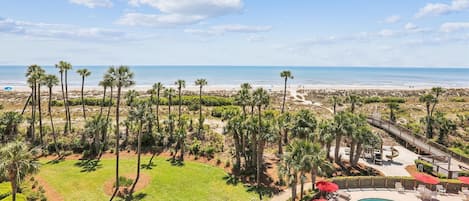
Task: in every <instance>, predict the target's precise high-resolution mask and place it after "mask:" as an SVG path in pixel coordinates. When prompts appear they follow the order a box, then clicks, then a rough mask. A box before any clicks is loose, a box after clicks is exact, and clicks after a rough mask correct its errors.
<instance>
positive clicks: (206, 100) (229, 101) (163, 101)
mask: <svg viewBox="0 0 469 201" xmlns="http://www.w3.org/2000/svg"><path fill="white" fill-rule="evenodd" d="M137 101H138V102H140V103H141V102H145V101H149V98H140V99H138V100H137ZM155 101H156V100H155ZM199 102H200V100H199V96H195V95H194V96H182V97H181V104H182V105H191V104H194V103H197V104H199ZM233 103H234V99H233V98H226V97H220V96H202V105H204V106H224V105H233ZM171 104H172V105H178V104H179V98H178V97H177V96H176V97H173V98H172V100H171ZM160 105H168V98H167V97H160Z"/></svg>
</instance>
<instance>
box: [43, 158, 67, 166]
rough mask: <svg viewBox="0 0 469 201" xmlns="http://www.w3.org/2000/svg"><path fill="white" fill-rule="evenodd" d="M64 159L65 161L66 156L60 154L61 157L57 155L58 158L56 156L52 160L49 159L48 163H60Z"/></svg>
mask: <svg viewBox="0 0 469 201" xmlns="http://www.w3.org/2000/svg"><path fill="white" fill-rule="evenodd" d="M63 161H65V157H64V156H60V157H57V158H55V159H53V160H51V161H47V163H46V164H52V165H53V164H59V163H60V162H63Z"/></svg>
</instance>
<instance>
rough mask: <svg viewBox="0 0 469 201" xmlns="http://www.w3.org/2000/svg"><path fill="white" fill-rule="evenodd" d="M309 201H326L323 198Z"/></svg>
mask: <svg viewBox="0 0 469 201" xmlns="http://www.w3.org/2000/svg"><path fill="white" fill-rule="evenodd" d="M311 201H327V200H326V199H324V198H318V199H314V200H311Z"/></svg>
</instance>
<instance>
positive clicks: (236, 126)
mask: <svg viewBox="0 0 469 201" xmlns="http://www.w3.org/2000/svg"><path fill="white" fill-rule="evenodd" d="M243 122H244V118H243V117H242V116H239V115H238V116H235V117H233V118H230V119H229V120H228V123H227V125H226V130H227V131H228V133H229V134H231V135H232V136H233V141H234V145H235V159H236V162H235V164H234V167H235V168H236V169H238V170H239V169H240V167H241V155H243V156H245V155H244V154H243V149H244V147H243V145H242V139H241V136H242V135H243V132H244V131H243V129H244V125H243Z"/></svg>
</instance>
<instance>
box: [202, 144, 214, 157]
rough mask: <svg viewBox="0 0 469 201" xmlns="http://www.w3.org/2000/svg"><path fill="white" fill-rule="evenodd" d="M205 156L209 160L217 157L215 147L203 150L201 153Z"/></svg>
mask: <svg viewBox="0 0 469 201" xmlns="http://www.w3.org/2000/svg"><path fill="white" fill-rule="evenodd" d="M201 154H202V155H203V156H205V157H207V158H208V159H212V158H213V156H214V155H215V147H213V146H207V147H205V148H204V149H203V150H202V153H201Z"/></svg>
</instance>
